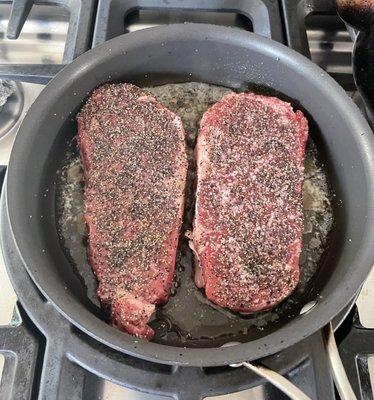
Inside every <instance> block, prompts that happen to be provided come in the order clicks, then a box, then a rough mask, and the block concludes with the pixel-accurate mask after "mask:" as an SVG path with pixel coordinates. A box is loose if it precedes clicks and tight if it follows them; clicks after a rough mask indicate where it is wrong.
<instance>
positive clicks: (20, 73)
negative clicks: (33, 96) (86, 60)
mask: <svg viewBox="0 0 374 400" xmlns="http://www.w3.org/2000/svg"><path fill="white" fill-rule="evenodd" d="M0 4H12V9H11V13H10V17H9V22H8V28H7V37H8V38H9V39H17V38H18V36H19V35H20V33H21V31H22V27H23V25H24V23H25V21H26V19H27V16H28V15H29V13H30V11H31V8H32V6H33V5H34V4H36V5H39V4H43V5H47V6H48V5H51V6H52V5H53V6H56V5H57V6H60V7H64V8H66V9H67V10H68V11H69V15H70V18H69V28H68V32H67V37H66V43H65V49H64V55H63V60H62V64H31V65H30V64H3V65H2V64H0V76H1V77H2V78H5V79H15V80H22V81H23V82H31V83H47V82H48V81H49V80H50V79H52V78H53V77H54V76H55V75H56V74H57V72H58V71H60V70H61V69H62V68H63V67H64V66H65V65H66V64H69V63H70V62H72V61H73V60H74V59H75V58H76V57H78V56H79V55H81V54H83V53H84V52H86V51H87V50H89V49H90V48H91V43H92V32H93V27H94V14H95V12H96V0H13V1H9V0H0Z"/></svg>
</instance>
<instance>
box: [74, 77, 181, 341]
mask: <svg viewBox="0 0 374 400" xmlns="http://www.w3.org/2000/svg"><path fill="white" fill-rule="evenodd" d="M77 121H78V145H79V148H80V153H81V158H82V161H83V165H84V174H85V221H86V225H87V228H88V233H89V246H88V258H89V262H90V265H91V267H92V269H93V270H94V272H95V275H96V277H97V280H98V282H99V288H98V296H99V299H100V301H101V302H102V304H103V305H104V306H105V307H108V308H109V309H111V316H112V322H113V324H115V325H117V326H118V327H119V328H120V329H123V330H126V331H128V332H129V333H132V334H135V335H137V336H139V337H144V338H147V339H150V338H151V336H152V335H153V331H152V330H151V328H149V327H148V326H147V325H146V324H147V322H148V319H149V317H150V315H151V314H152V312H153V311H154V307H155V305H157V304H162V303H164V302H166V301H167V299H168V296H169V292H170V287H171V282H172V277H173V272H174V263H175V255H176V249H177V244H178V237H179V229H180V225H181V219H182V213H183V204H184V185H185V179H186V171H187V159H186V152H185V144H184V137H185V133H184V130H183V126H182V123H181V120H180V119H179V117H177V116H176V115H175V114H174V113H172V112H171V111H169V110H168V109H166V108H165V107H164V106H162V105H161V104H160V103H159V102H158V101H157V100H156V99H155V98H154V97H153V96H152V95H150V94H149V93H147V92H145V91H143V90H141V89H140V88H138V87H136V86H134V85H131V84H126V83H125V84H106V85H103V86H101V87H99V88H98V89H96V90H94V91H93V92H92V94H91V95H90V97H89V99H88V101H87V103H86V104H85V105H84V106H83V108H82V110H81V111H80V112H79V114H78V116H77Z"/></svg>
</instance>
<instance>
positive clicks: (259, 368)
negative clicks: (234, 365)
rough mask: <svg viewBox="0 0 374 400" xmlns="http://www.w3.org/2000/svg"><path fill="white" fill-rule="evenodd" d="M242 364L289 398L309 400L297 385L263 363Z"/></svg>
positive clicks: (292, 399)
mask: <svg viewBox="0 0 374 400" xmlns="http://www.w3.org/2000/svg"><path fill="white" fill-rule="evenodd" d="M243 366H244V367H246V368H248V369H249V370H251V371H252V372H254V373H256V374H257V375H260V376H262V377H263V378H265V379H266V380H267V381H268V382H270V383H272V384H273V385H274V386H275V387H277V388H278V389H279V390H281V391H282V392H283V393H284V394H286V395H287V396H288V397H289V398H290V399H291V400H311V398H310V397H309V396H307V395H306V394H305V393H303V392H302V391H301V390H300V389H299V388H298V387H296V386H295V385H294V384H293V383H292V382H290V381H289V380H288V379H287V378H285V377H284V376H282V375H280V374H278V372H275V371H273V370H271V369H269V368H266V367H264V366H263V365H258V364H253V363H250V362H244V363H243Z"/></svg>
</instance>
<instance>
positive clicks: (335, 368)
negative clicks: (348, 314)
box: [323, 323, 357, 400]
mask: <svg viewBox="0 0 374 400" xmlns="http://www.w3.org/2000/svg"><path fill="white" fill-rule="evenodd" d="M323 331H324V332H323V333H324V335H323V338H324V344H325V350H326V353H327V356H328V358H329V361H330V366H331V371H332V374H333V377H334V382H335V386H336V389H337V390H338V392H339V395H340V397H341V399H342V400H357V397H356V395H355V393H354V392H353V389H352V386H351V384H350V382H349V380H348V377H347V374H346V372H345V369H344V366H343V363H342V360H341V358H340V355H339V351H338V347H337V345H336V341H335V336H334V330H333V328H332V325H331V323H329V324H328V325H326V326H325V327H324V329H323Z"/></svg>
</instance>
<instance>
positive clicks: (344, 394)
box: [233, 323, 357, 400]
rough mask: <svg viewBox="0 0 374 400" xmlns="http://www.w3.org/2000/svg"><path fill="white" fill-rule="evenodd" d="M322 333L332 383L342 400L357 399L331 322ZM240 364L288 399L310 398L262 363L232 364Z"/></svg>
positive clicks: (301, 399) (307, 399)
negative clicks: (270, 384)
mask: <svg viewBox="0 0 374 400" xmlns="http://www.w3.org/2000/svg"><path fill="white" fill-rule="evenodd" d="M322 334H323V335H322V336H323V341H324V349H325V352H326V355H327V358H328V360H329V363H330V367H331V371H332V375H333V378H334V383H335V386H336V389H337V390H338V392H339V395H340V398H341V399H342V400H357V397H356V395H355V393H354V391H353V389H352V386H351V384H350V382H349V380H348V377H347V374H346V372H345V369H344V366H343V363H342V360H341V358H340V355H339V351H338V347H337V345H336V342H335V336H334V330H333V327H332V324H331V323H329V324H328V325H326V326H325V327H324V328H323V330H322ZM240 365H242V366H244V367H246V368H248V369H249V370H251V371H252V372H254V373H256V374H257V375H259V376H261V377H263V378H265V379H266V380H267V381H268V382H270V383H272V384H273V385H274V386H275V387H277V388H278V389H279V390H281V391H282V392H283V393H284V394H286V395H287V396H288V397H290V399H292V400H310V397H308V396H307V395H306V394H305V393H303V392H302V391H301V390H300V389H299V388H298V387H297V386H295V385H294V384H293V383H292V382H290V381H289V380H288V379H287V378H285V377H284V376H282V375H280V374H278V373H277V372H275V371H273V370H271V369H269V368H267V367H265V366H263V365H259V364H254V363H251V362H243V363H242V364H238V365H233V366H234V367H235V366H236V367H237V366H240Z"/></svg>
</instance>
